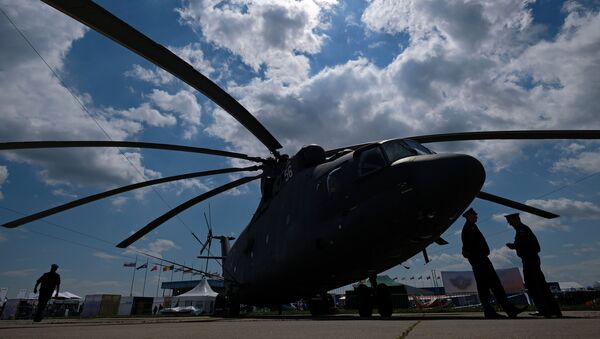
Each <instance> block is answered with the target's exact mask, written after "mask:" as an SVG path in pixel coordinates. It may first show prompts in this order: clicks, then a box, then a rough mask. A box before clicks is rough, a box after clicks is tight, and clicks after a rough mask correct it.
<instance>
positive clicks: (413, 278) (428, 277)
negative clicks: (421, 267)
mask: <svg viewBox="0 0 600 339" xmlns="http://www.w3.org/2000/svg"><path fill="white" fill-rule="evenodd" d="M425 279H427V280H430V279H431V276H426V277H425ZM437 279H441V277H437ZM400 280H415V277H410V278H408V277H402V279H400ZM417 280H423V276H422V275H420V276H418V277H417Z"/></svg>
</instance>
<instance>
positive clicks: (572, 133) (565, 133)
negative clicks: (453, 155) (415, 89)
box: [406, 130, 600, 143]
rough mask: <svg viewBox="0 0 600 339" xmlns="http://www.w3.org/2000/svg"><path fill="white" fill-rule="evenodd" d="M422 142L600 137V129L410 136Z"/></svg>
mask: <svg viewBox="0 0 600 339" xmlns="http://www.w3.org/2000/svg"><path fill="white" fill-rule="evenodd" d="M406 139H412V140H414V141H417V142H420V143H429V142H445V141H465V140H507V139H510V140H520V139H528V140H532V139H600V130H541V131H529V130H522V131H487V132H462V133H444V134H431V135H419V136H414V137H408V138H406Z"/></svg>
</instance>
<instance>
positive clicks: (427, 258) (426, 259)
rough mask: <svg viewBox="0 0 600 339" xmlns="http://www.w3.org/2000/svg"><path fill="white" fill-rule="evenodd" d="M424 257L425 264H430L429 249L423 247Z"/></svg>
mask: <svg viewBox="0 0 600 339" xmlns="http://www.w3.org/2000/svg"><path fill="white" fill-rule="evenodd" d="M423 259H425V264H428V263H429V262H430V261H431V260H429V256H428V255H427V249H426V248H424V249H423Z"/></svg>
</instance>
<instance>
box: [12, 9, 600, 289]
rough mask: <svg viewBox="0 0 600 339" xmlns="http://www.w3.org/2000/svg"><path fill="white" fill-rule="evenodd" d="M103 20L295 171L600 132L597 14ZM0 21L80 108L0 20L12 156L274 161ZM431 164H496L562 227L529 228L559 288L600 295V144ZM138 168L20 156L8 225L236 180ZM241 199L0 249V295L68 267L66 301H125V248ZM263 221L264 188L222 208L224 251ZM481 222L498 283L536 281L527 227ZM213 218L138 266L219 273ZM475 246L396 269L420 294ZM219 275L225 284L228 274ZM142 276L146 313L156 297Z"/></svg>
mask: <svg viewBox="0 0 600 339" xmlns="http://www.w3.org/2000/svg"><path fill="white" fill-rule="evenodd" d="M99 3H100V4H101V5H102V6H105V8H107V9H109V10H110V11H112V12H113V13H114V14H115V15H117V16H119V17H120V18H122V19H124V20H126V21H127V22H129V23H130V24H131V25H132V26H134V27H136V28H137V29H139V30H141V31H142V32H144V33H145V34H147V35H148V36H150V37H151V38H153V39H155V40H156V41H158V42H159V43H161V44H163V45H165V46H168V48H170V49H171V50H172V51H173V52H175V53H176V54H178V55H179V56H180V57H182V58H184V59H185V60H187V61H188V62H190V63H192V64H193V65H194V66H195V67H196V68H197V69H198V70H199V71H200V72H202V73H203V74H205V75H206V76H208V77H209V78H211V79H212V80H213V81H215V82H217V83H218V84H219V85H220V86H222V87H223V88H225V89H226V90H227V91H228V92H229V93H231V94H232V95H233V96H234V97H235V98H236V99H238V100H239V101H240V102H241V103H242V104H243V105H244V106H245V107H246V108H248V110H249V111H250V112H252V113H253V114H254V115H255V116H256V117H257V118H258V119H259V120H260V121H261V122H262V123H263V124H264V125H265V126H266V127H267V128H268V129H269V130H270V131H271V132H272V133H273V135H274V136H275V137H276V138H277V139H278V140H279V141H280V142H281V143H282V144H283V145H284V152H286V153H288V154H294V153H295V152H296V151H297V150H298V149H299V147H301V146H302V145H304V144H309V143H318V144H320V145H322V146H324V147H325V148H336V147H341V146H343V145H351V144H356V143H361V142H366V141H371V140H379V139H387V138H395V137H402V136H410V135H419V134H431V133H444V132H458V131H480V130H510V129H600V122H599V121H600V119H598V118H599V112H598V107H600V96H599V95H598V94H599V93H600V83H599V82H598V78H599V77H598V75H599V74H600V66H599V65H600V62H599V61H600V47H599V46H600V44H599V42H600V14H599V13H598V6H597V4H596V5H594V2H586V1H584V2H577V1H568V2H562V1H537V2H533V1H525V2H524V1H520V0H515V1H504V2H502V3H501V4H499V3H497V2H495V1H408V0H406V1H391V0H388V1H385V0H374V1H368V2H358V1H352V2H338V1H335V0H314V1H313V0H303V1H294V2H290V1H275V0H272V1H271V0H265V1H242V0H238V1H232V2H231V3H221V2H218V1H195V2H193V3H191V4H190V3H188V2H186V1H183V2H182V1H144V2H141V1H139V2H137V1H129V2H118V1H100V2H99ZM0 7H1V8H2V10H3V11H4V12H6V14H7V15H8V16H9V17H10V19H11V20H12V21H13V22H14V24H15V25H16V26H17V27H18V28H19V29H20V30H21V31H22V32H23V33H24V35H25V36H26V37H27V39H29V40H30V41H31V43H32V45H33V46H34V47H35V48H36V49H37V50H38V51H39V53H40V54H41V55H42V57H43V58H44V60H45V61H46V62H47V63H48V64H49V65H51V66H52V68H53V69H54V70H55V71H56V72H57V74H59V76H60V78H61V79H62V81H63V82H64V84H65V85H66V86H67V87H68V89H69V91H67V90H66V89H65V88H64V86H63V85H62V84H61V82H60V81H58V80H57V79H56V78H55V77H54V76H53V75H52V72H51V71H50V70H49V68H48V67H47V66H46V65H45V64H44V61H42V59H41V58H40V57H39V56H38V55H37V54H36V53H35V52H34V51H33V49H32V48H31V47H30V46H29V45H28V44H27V42H26V41H25V40H24V39H23V38H22V37H21V36H20V35H19V33H18V32H17V31H16V30H15V28H14V26H13V25H12V24H11V23H10V22H9V21H8V20H7V18H6V17H5V16H4V15H1V16H0V39H1V40H0V41H1V42H2V45H3V48H1V49H0V64H1V67H0V70H1V71H0V102H1V103H2V110H1V111H0V139H1V141H21V140H108V136H110V138H111V139H113V140H140V141H151V142H164V143H174V144H185V145H193V146H201V147H209V148H217V149H227V150H232V151H238V152H243V153H247V154H251V155H266V150H265V148H264V147H263V146H262V145H261V144H260V143H259V142H258V141H257V140H255V139H254V138H253V137H252V136H251V135H250V134H249V133H247V132H246V131H244V130H243V128H242V127H241V126H240V125H239V124H238V123H237V122H236V121H235V120H233V119H232V118H230V117H229V116H228V115H226V114H225V113H224V112H222V111H221V110H219V109H217V108H216V107H215V105H214V104H212V103H210V102H209V101H207V100H206V99H205V98H204V97H203V96H202V95H201V94H199V93H196V92H195V91H193V90H192V89H191V88H190V87H188V86H186V85H184V84H183V83H181V82H180V81H178V80H176V79H174V78H173V77H171V76H169V75H168V74H166V73H164V72H162V71H160V70H158V69H156V68H155V67H154V66H153V65H151V64H149V63H148V62H146V61H145V60H143V59H142V58H140V57H138V56H136V55H134V54H132V53H131V52H129V51H127V50H125V49H124V48H122V47H120V46H119V45H116V44H115V43H113V42H112V41H109V40H108V39H106V38H104V37H102V36H100V35H99V34H97V33H95V32H93V31H90V30H88V29H86V28H84V27H83V26H82V25H80V24H78V23H76V22H74V21H73V20H71V19H69V18H67V17H65V16H64V15H62V14H61V13H59V12H57V11H55V10H54V9H51V8H49V7H47V6H46V5H44V4H42V3H38V2H34V1H19V2H11V1H7V0H1V1H0ZM5 46H6V47H5ZM71 93H72V94H71ZM73 95H74V96H76V97H77V98H78V100H77V101H76V100H75V99H74V97H73ZM78 102H81V103H82V104H83V105H84V106H85V107H86V109H87V112H85V111H84V110H83V109H82V107H81V105H80V104H79V103H78ZM107 135H108V136H107ZM429 146H430V147H431V148H433V149H435V150H436V151H438V152H445V151H449V152H461V153H467V154H471V155H473V156H476V157H477V158H478V159H480V160H481V161H482V163H483V164H484V166H485V168H486V172H487V181H486V184H485V190H486V191H487V192H490V193H493V194H497V195H501V196H505V197H508V198H511V199H515V200H518V201H522V202H526V201H527V202H528V203H530V204H532V205H535V206H538V207H542V208H545V209H548V210H550V211H553V212H556V213H558V214H560V215H561V216H562V217H561V218H560V219H559V220H553V221H546V220H542V219H540V218H537V217H534V216H528V215H526V216H524V221H525V223H527V224H529V225H530V226H531V227H532V228H533V229H534V232H536V234H537V236H538V238H539V240H540V243H541V244H542V253H541V255H542V261H543V269H544V271H545V273H546V276H547V278H548V280H552V281H577V282H579V283H581V284H584V285H591V284H593V283H594V282H595V281H598V280H600V259H598V254H599V252H600V230H599V229H598V223H599V221H600V193H599V191H598V188H599V187H600V175H598V174H597V173H598V172H599V171H600V147H599V146H600V144H599V143H598V142H589V141H579V140H572V141H543V142H542V141H535V142H531V141H527V142H525V141H502V142H500V141H498V142H491V141H486V142H460V143H452V144H450V143H448V144H434V145H429ZM123 153H124V154H121V153H119V151H118V150H116V149H94V150H74V149H70V150H51V151H48V150H43V151H27V152H21V151H20V152H3V153H2V154H0V221H3V222H4V221H8V220H12V219H15V218H18V217H19V216H21V215H22V214H29V213H33V212H36V211H39V210H42V209H46V208H50V207H52V206H55V205H57V204H61V203H64V202H67V201H69V200H72V199H75V198H76V197H83V196H86V195H89V194H93V193H96V192H100V191H103V190H106V189H109V188H112V187H117V186H121V185H126V184H129V183H133V182H137V181H140V180H144V179H143V178H145V179H151V178H157V177H161V176H167V175H175V174H179V173H184V172H190V171H199V170H207V169H214V168H223V167H228V166H231V165H238V164H239V161H230V160H227V159H223V158H218V157H213V156H205V155H189V154H177V153H169V152H161V151H142V150H138V149H128V150H123ZM124 156H127V159H128V160H125V159H124ZM142 177H143V178H142ZM231 179H232V177H230V176H228V175H221V176H215V177H214V178H210V179H202V180H188V181H185V182H179V183H174V184H169V185H162V186H157V187H156V188H155V189H154V190H150V189H148V190H144V191H142V192H136V193H131V194H125V195H123V196H119V197H116V198H112V199H107V200H106V201H99V202H95V203H93V204H89V205H86V206H82V207H79V208H77V209H74V210H71V211H67V212H64V213H61V214H58V215H55V216H52V217H49V218H47V219H45V220H43V221H37V222H34V223H31V224H29V225H27V226H24V227H20V228H18V229H0V257H2V258H4V260H3V264H2V265H1V266H0V287H8V288H9V289H10V290H9V296H14V295H16V293H17V291H18V289H19V288H31V287H33V284H34V282H35V279H37V277H38V276H39V275H41V274H42V273H43V272H45V271H47V270H48V269H49V266H50V264H52V263H58V264H59V265H60V266H61V268H60V273H61V274H62V277H63V286H62V288H63V289H64V290H68V291H71V292H74V293H78V294H88V293H96V292H106V293H122V294H127V293H129V284H130V281H131V280H130V279H131V270H130V269H128V268H124V267H122V264H123V263H124V262H126V261H131V260H132V259H135V252H134V251H131V250H119V249H116V248H115V247H114V246H113V245H114V244H116V243H118V242H120V241H121V240H123V239H124V238H126V237H127V236H128V235H129V234H131V232H132V231H134V230H137V229H139V228H140V227H142V226H144V225H145V224H146V223H147V222H149V221H150V220H152V219H154V218H155V217H156V216H158V215H160V214H162V213H164V212H166V211H167V210H168V209H169V206H175V205H177V204H179V203H181V202H183V201H186V200H188V199H190V198H191V197H193V196H196V195H198V194H200V193H202V192H204V191H206V190H208V189H210V188H211V187H215V186H217V185H219V184H222V183H225V182H227V181H229V180H231ZM258 201H259V190H258V187H257V186H256V185H248V186H246V187H242V188H240V189H238V190H234V191H232V192H229V193H227V194H222V195H220V196H218V197H215V198H214V199H211V200H210V206H211V210H212V218H213V227H214V229H215V232H216V233H220V234H227V235H237V234H239V233H240V232H241V230H242V229H243V228H244V226H245V225H246V224H247V222H248V221H249V219H250V217H251V215H252V213H253V212H254V209H255V207H256V205H257V203H258ZM473 207H474V208H475V209H477V210H478V211H479V213H480V214H479V215H480V222H479V224H480V228H481V230H482V232H483V233H484V235H486V237H487V238H488V242H489V244H490V247H491V248H493V250H492V254H491V258H492V260H493V262H494V264H495V265H496V267H498V268H502V267H513V266H520V261H519V260H518V258H517V257H516V256H515V255H514V253H512V252H511V251H510V250H508V249H507V248H506V247H504V246H503V245H504V243H506V242H508V241H510V240H511V239H512V238H513V232H512V231H511V229H509V228H508V226H507V225H506V223H505V222H504V220H503V218H502V217H501V216H502V214H504V213H506V212H512V211H510V210H509V209H507V208H504V207H502V206H498V205H494V204H491V203H488V202H485V201H483V202H482V201H478V200H476V201H475V202H474V204H473ZM206 211H208V203H206V204H201V205H198V206H196V207H194V208H192V209H190V210H188V211H186V212H185V213H183V214H181V215H180V217H179V218H175V219H173V220H171V221H169V222H167V223H165V224H164V225H162V226H161V227H160V228H158V229H157V230H156V231H154V232H152V233H150V234H148V235H147V236H146V237H144V238H143V239H142V240H141V241H139V242H137V243H136V244H134V246H135V249H137V250H140V251H149V252H152V253H154V254H155V255H157V256H161V257H164V258H167V259H169V260H174V261H177V262H181V263H183V262H185V263H186V264H188V265H190V264H193V265H194V267H198V266H202V267H204V262H200V261H198V259H195V257H196V256H197V255H198V252H199V244H198V243H197V242H196V241H195V240H194V239H193V237H192V236H191V234H190V230H192V231H194V232H195V233H196V234H198V235H199V237H200V238H201V239H203V238H204V237H205V236H206V226H205V224H204V217H203V213H204V212H206ZM461 227H462V221H459V222H457V223H456V224H455V225H453V226H452V227H451V228H450V229H449V230H448V231H447V232H446V233H445V235H444V238H445V239H446V240H448V241H449V242H450V244H449V245H447V246H444V247H440V246H438V245H432V246H431V247H430V248H429V249H428V250H429V253H430V257H431V258H432V259H433V260H432V262H430V263H429V264H427V265H424V262H423V259H422V257H420V256H416V257H414V258H412V259H411V260H409V261H408V262H406V263H405V264H406V265H408V266H410V270H406V269H404V268H403V267H402V266H398V267H396V268H394V269H392V270H390V271H389V272H388V273H389V274H390V275H392V276H398V277H410V276H418V275H422V274H426V273H427V272H428V271H429V270H432V269H435V270H444V269H450V270H462V269H468V264H467V263H466V262H465V261H464V259H463V258H462V256H461V255H460V234H459V231H460V229H461ZM213 247H214V248H218V246H216V244H215V246H213ZM217 253H218V252H217ZM139 260H140V262H141V260H142V259H141V258H140V259H139ZM152 262H153V260H151V263H152ZM210 270H213V271H217V270H219V267H218V266H217V265H216V264H214V263H211V264H210ZM140 276H141V274H139V272H138V276H137V278H136V285H135V287H134V291H135V293H136V294H141V290H142V279H140V278H139V277H140ZM179 277H180V276H179ZM188 277H189V276H188ZM163 278H164V276H163ZM186 278H187V277H186ZM156 280H157V275H156V274H151V273H149V278H148V284H147V289H146V294H151V293H152V294H153V293H154V291H155V288H156Z"/></svg>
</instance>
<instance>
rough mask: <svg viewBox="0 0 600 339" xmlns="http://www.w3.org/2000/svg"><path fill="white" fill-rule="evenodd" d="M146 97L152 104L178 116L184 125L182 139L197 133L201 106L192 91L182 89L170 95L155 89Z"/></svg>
mask: <svg viewBox="0 0 600 339" xmlns="http://www.w3.org/2000/svg"><path fill="white" fill-rule="evenodd" d="M148 97H149V98H150V100H151V101H152V103H153V104H154V105H156V106H158V107H160V108H161V109H163V110H166V111H169V112H173V113H176V114H177V115H178V116H179V118H180V119H181V120H182V121H181V125H182V126H183V127H184V135H183V138H184V139H191V138H192V137H193V136H194V135H195V134H196V133H197V128H198V126H200V125H201V122H200V118H201V113H202V107H201V106H200V104H198V101H197V100H196V96H195V95H194V94H193V93H192V92H190V91H187V90H182V91H179V92H177V93H176V94H173V95H171V94H169V93H167V92H165V91H161V90H158V89H155V90H153V91H152V93H151V94H150V95H149V96H148Z"/></svg>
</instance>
